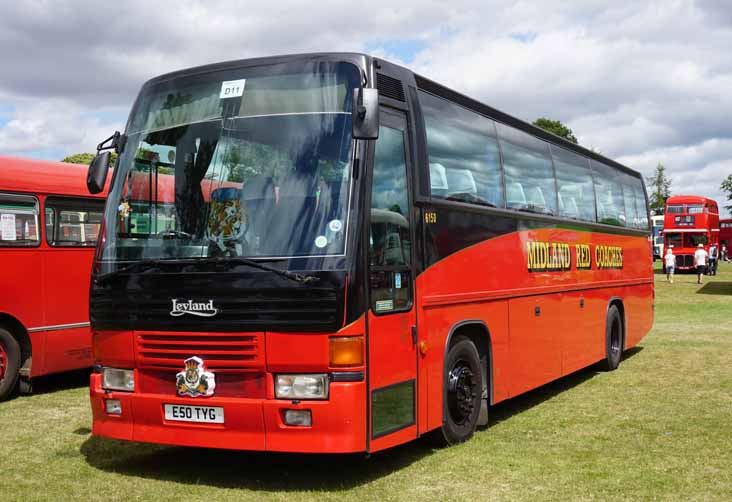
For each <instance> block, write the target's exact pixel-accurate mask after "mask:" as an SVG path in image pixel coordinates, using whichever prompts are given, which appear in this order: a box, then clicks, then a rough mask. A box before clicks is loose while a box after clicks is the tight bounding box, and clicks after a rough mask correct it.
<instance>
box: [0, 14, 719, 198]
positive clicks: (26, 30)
mask: <svg viewBox="0 0 732 502" xmlns="http://www.w3.org/2000/svg"><path fill="white" fill-rule="evenodd" d="M0 8H2V16H0V65H1V66H0V155H15V156H22V157H34V158H40V159H49V160H60V159H61V158H63V157H65V156H67V155H70V154H73V153H79V152H88V151H93V149H94V146H95V145H96V144H97V143H99V142H100V141H101V140H103V139H105V138H107V137H108V136H110V135H111V134H112V133H113V132H114V131H115V130H122V129H123V128H124V125H125V121H126V117H127V114H128V113H129V109H130V107H131V105H132V102H133V100H134V98H135V95H136V93H137V91H138V90H139V88H140V86H141V85H142V83H143V82H144V81H146V80H147V79H149V78H152V77H154V76H156V75H159V74H161V73H165V72H168V71H172V70H176V69H181V68H186V67H190V66H195V65H199V64H206V63H212V62H218V61H226V60H232V59H243V58H249V57H257V56H268V55H275V54H289V53H300V52H318V51H356V52H367V53H370V54H373V55H377V56H380V57H383V58H386V59H388V60H391V61H393V62H396V63H400V64H404V65H406V66H407V67H408V68H410V69H412V70H414V71H416V72H418V73H420V74H422V75H424V76H426V77H428V78H431V79H433V80H436V81H438V82H440V83H442V84H445V85H447V86H449V87H451V88H453V89H455V90H457V91H459V92H461V93H463V94H467V95H469V96H471V97H474V98H476V99H478V100H480V101H483V102H485V103H487V104H489V105H491V106H493V107H495V108H498V109H500V110H503V111H505V112H507V113H509V114H511V115H514V116H516V117H519V118H521V119H524V120H527V121H533V120H535V119H536V118H538V117H548V118H551V119H558V120H561V121H562V122H563V123H565V124H566V125H568V126H569V127H570V128H571V129H572V130H573V131H574V133H575V135H576V136H577V138H578V140H579V142H580V144H582V145H584V146H586V147H590V148H593V149H595V150H597V151H599V152H601V153H602V154H603V155H605V156H608V157H610V158H613V159H615V160H617V161H619V162H621V163H623V164H625V165H628V166H630V167H632V168H634V169H636V170H638V171H640V172H641V173H643V174H644V175H646V176H649V175H651V174H652V172H653V171H654V169H655V167H656V165H657V164H658V163H659V162H660V163H662V164H663V165H664V166H665V167H666V172H667V174H668V175H669V176H670V177H671V179H672V192H673V193H675V194H682V193H683V194H699V195H706V196H709V197H712V198H714V199H716V200H717V201H718V202H719V203H720V205H722V204H723V203H724V202H725V197H724V195H723V194H722V193H721V192H720V190H719V185H720V183H721V182H722V180H723V179H724V178H725V177H726V176H727V175H728V174H732V120H731V119H732V92H730V89H732V57H730V52H729V51H730V49H729V48H730V47H732V8H730V6H729V1H728V0H696V1H693V0H664V1H622V0H616V1H612V2H611V1H597V0H582V1H572V2H569V1H562V0H544V1H542V2H536V1H516V0H514V1H501V0H498V1H490V0H482V1H464V0H451V1H450V2H445V1H430V0H421V1H419V2H417V1H410V0H403V1H401V2H394V1H382V0H372V1H370V2H367V3H366V2H364V3H362V2H357V3H354V2H342V1H314V0H311V1H291V0H278V1H268V2H260V1H256V0H249V1H246V2H241V1H215V0H207V1H198V0H175V1H168V0H156V1H155V2H149V1H146V0H128V1H126V2H121V3H120V2H117V3H110V2H96V1H86V0H77V1H63V0H53V1H52V0H23V1H22V2H16V1H14V0H0Z"/></svg>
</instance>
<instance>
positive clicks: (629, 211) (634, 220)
mask: <svg viewBox="0 0 732 502" xmlns="http://www.w3.org/2000/svg"><path fill="white" fill-rule="evenodd" d="M619 177H620V179H621V185H622V188H623V202H624V203H625V218H626V221H625V225H626V226H628V227H632V228H638V212H639V211H638V209H637V208H636V202H635V191H634V190H633V185H632V180H633V179H632V178H631V177H630V176H628V175H627V174H620V175H619Z"/></svg>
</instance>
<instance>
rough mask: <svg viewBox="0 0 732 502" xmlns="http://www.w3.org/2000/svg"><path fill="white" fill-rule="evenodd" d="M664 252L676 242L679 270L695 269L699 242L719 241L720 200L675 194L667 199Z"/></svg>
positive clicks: (707, 246)
mask: <svg viewBox="0 0 732 502" xmlns="http://www.w3.org/2000/svg"><path fill="white" fill-rule="evenodd" d="M663 242H664V253H665V249H667V248H668V246H673V253H674V255H675V256H676V270H692V269H694V268H695V266H694V252H695V251H696V250H697V249H698V247H699V244H702V245H703V246H704V249H706V250H707V251H708V250H709V246H710V245H711V244H712V243H714V244H719V209H718V208H717V202H716V201H714V200H712V199H708V198H706V197H701V196H698V195H675V196H673V197H669V198H668V199H667V200H666V211H665V213H664V220H663Z"/></svg>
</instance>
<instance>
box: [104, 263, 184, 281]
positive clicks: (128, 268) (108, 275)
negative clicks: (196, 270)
mask: <svg viewBox="0 0 732 502" xmlns="http://www.w3.org/2000/svg"><path fill="white" fill-rule="evenodd" d="M181 261H186V262H187V261H189V260H162V259H150V260H140V261H136V262H134V263H130V264H129V265H125V266H124V267H120V268H118V269H117V270H113V271H112V272H107V273H106V274H100V275H98V276H97V277H96V279H97V281H99V282H105V281H106V280H107V279H110V278H112V277H114V276H117V275H119V274H124V273H125V272H131V271H133V270H137V269H141V268H144V267H154V266H156V265H160V264H161V263H180V262H181Z"/></svg>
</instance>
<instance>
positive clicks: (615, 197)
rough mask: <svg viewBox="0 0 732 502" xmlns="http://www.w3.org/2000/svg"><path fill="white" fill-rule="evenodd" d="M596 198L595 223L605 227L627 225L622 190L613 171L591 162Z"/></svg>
mask: <svg viewBox="0 0 732 502" xmlns="http://www.w3.org/2000/svg"><path fill="white" fill-rule="evenodd" d="M591 165H592V170H593V171H594V178H595V194H596V196H597V221H598V223H604V224H606V225H617V226H621V227H624V226H626V225H627V222H626V217H625V203H624V201H623V189H622V188H621V186H620V183H618V181H617V175H616V173H615V171H614V170H613V169H612V168H610V167H608V166H606V165H604V164H600V163H599V162H596V161H594V160H593V161H591Z"/></svg>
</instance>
